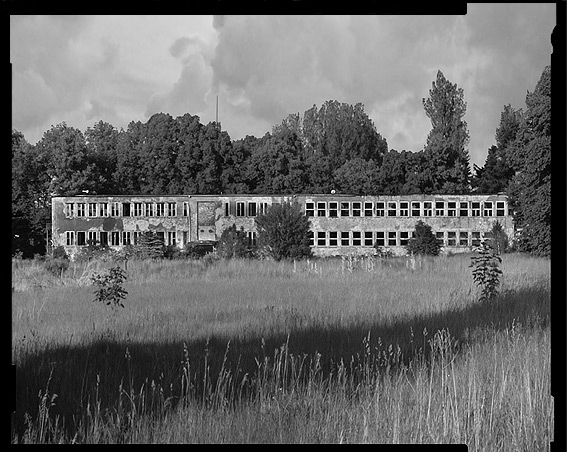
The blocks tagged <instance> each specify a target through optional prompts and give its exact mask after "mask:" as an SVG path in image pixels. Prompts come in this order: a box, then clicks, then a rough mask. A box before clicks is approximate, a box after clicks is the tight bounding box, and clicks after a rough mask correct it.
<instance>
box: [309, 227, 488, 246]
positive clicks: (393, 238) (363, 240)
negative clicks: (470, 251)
mask: <svg viewBox="0 0 567 452" xmlns="http://www.w3.org/2000/svg"><path fill="white" fill-rule="evenodd" d="M413 235H414V232H413V231H316V232H311V233H310V237H309V239H310V243H309V244H310V245H311V246H374V245H378V246H404V245H407V244H408V240H409V239H410V238H411V237H413ZM482 236H483V238H490V237H491V235H490V233H489V232H485V233H483V234H482ZM436 237H437V238H438V239H439V240H442V241H443V245H444V246H479V245H480V242H481V233H480V232H479V231H438V232H436Z"/></svg>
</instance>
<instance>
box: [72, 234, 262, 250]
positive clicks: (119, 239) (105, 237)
mask: <svg viewBox="0 0 567 452" xmlns="http://www.w3.org/2000/svg"><path fill="white" fill-rule="evenodd" d="M177 232H179V235H180V237H181V238H182V240H183V241H182V243H181V245H182V246H185V244H187V243H188V242H189V232H188V231H156V233H157V235H158V237H159V238H160V239H161V240H162V241H163V243H164V244H165V245H177V244H178V243H177ZM140 234H142V232H141V231H110V232H108V231H65V244H66V245H67V246H75V245H76V246H86V245H88V244H89V243H92V244H95V243H97V244H101V245H111V246H123V245H137V244H138V241H139V238H140ZM246 236H247V237H248V245H249V246H256V245H257V237H256V232H255V231H248V232H247V233H246Z"/></svg>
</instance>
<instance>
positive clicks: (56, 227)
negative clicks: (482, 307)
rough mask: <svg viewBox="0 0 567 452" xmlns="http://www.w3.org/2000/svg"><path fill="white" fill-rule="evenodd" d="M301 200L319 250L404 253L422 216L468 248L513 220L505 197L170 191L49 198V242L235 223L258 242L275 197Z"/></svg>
mask: <svg viewBox="0 0 567 452" xmlns="http://www.w3.org/2000/svg"><path fill="white" fill-rule="evenodd" d="M287 201H292V202H297V203H299V205H300V206H301V209H302V210H303V212H304V213H305V215H306V216H308V217H309V219H310V221H311V246H312V249H313V253H314V254H315V255H318V256H331V255H342V254H351V253H359V254H366V253H372V252H373V250H374V245H375V244H377V245H379V246H381V247H383V248H385V249H390V250H391V251H392V252H393V253H394V254H398V255H401V254H405V253H406V250H405V247H404V245H406V244H407V241H408V240H409V239H410V238H411V235H412V231H413V230H414V229H415V224H416V223H417V221H418V220H422V221H424V222H425V223H427V224H429V225H431V227H432V229H433V231H434V233H435V234H436V236H437V238H438V239H440V240H442V241H443V248H442V251H443V252H453V253H457V252H464V251H469V250H470V249H471V247H474V246H478V245H479V244H480V242H481V241H482V240H483V239H485V238H488V237H489V235H490V231H491V229H492V227H493V225H494V222H496V221H498V222H499V223H500V224H501V226H502V228H503V230H504V231H505V232H506V234H507V235H508V237H509V239H513V236H514V224H513V219H512V214H511V211H510V210H509V208H508V200H507V197H506V196H505V195H504V194H498V195H401V196H354V195H343V194H340V195H339V194H304V195H290V196H273V195H266V196H263V195H168V196H149V195H138V196H125V195H119V196H118V195H117V196H100V195H94V196H93V195H90V196H89V195H85V196H72V197H61V196H60V197H53V198H52V225H51V241H52V243H51V245H52V246H54V247H56V246H59V245H61V246H63V247H64V248H65V250H66V251H67V252H68V253H69V254H70V255H71V256H72V255H74V254H75V253H77V252H78V251H79V250H80V249H81V247H84V246H87V244H88V243H89V241H91V242H96V243H101V244H107V245H108V246H110V247H113V248H117V249H120V248H122V247H124V246H126V245H135V244H136V243H137V241H138V238H139V236H140V234H141V233H143V232H145V231H154V232H156V233H157V234H158V235H159V236H160V237H161V238H162V240H163V242H164V243H165V244H166V245H173V246H176V247H179V248H184V247H185V246H187V245H188V244H189V243H214V242H216V241H217V240H218V239H219V238H220V235H221V234H222V231H223V230H224V229H226V228H227V227H230V226H232V225H233V224H236V226H237V227H238V228H239V229H240V228H241V227H242V228H243V229H244V231H245V232H246V234H247V237H248V242H249V244H250V245H252V246H253V245H255V244H256V240H257V231H256V226H255V221H254V218H255V217H256V216H257V215H260V214H262V213H264V212H265V211H266V209H268V207H269V206H271V205H272V204H275V203H282V202H287Z"/></svg>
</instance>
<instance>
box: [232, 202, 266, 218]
mask: <svg viewBox="0 0 567 452" xmlns="http://www.w3.org/2000/svg"><path fill="white" fill-rule="evenodd" d="M268 206H269V204H268V203H267V202H255V201H248V202H244V201H237V202H232V203H230V202H225V203H224V215H225V216H226V217H228V216H229V215H233V216H235V217H256V216H258V215H264V214H265V213H266V212H267V210H268Z"/></svg>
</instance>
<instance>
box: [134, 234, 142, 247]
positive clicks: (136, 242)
mask: <svg viewBox="0 0 567 452" xmlns="http://www.w3.org/2000/svg"><path fill="white" fill-rule="evenodd" d="M140 234H141V232H140V231H132V244H133V245H137V244H138V242H139V241H140Z"/></svg>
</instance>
